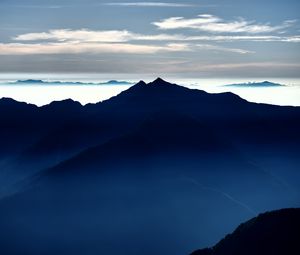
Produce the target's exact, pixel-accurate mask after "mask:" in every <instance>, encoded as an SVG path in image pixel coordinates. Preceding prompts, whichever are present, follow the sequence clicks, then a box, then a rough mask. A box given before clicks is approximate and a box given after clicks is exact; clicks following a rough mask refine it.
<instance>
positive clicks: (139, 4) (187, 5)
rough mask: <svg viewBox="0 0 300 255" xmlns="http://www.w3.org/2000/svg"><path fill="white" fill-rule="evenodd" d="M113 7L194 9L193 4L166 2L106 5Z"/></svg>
mask: <svg viewBox="0 0 300 255" xmlns="http://www.w3.org/2000/svg"><path fill="white" fill-rule="evenodd" d="M105 5H111V6H135V7H193V6H195V5H193V4H183V3H165V2H127V3H120V2H118V3H117V2H116V3H105Z"/></svg>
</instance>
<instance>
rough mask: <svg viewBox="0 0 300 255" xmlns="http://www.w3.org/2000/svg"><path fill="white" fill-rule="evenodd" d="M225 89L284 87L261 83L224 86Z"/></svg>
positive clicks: (267, 82)
mask: <svg viewBox="0 0 300 255" xmlns="http://www.w3.org/2000/svg"><path fill="white" fill-rule="evenodd" d="M224 86H225V87H240V88H268V87H284V86H285V85H282V84H279V83H274V82H269V81H263V82H247V83H237V84H229V85H224Z"/></svg>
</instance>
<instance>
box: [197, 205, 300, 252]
mask: <svg viewBox="0 0 300 255" xmlns="http://www.w3.org/2000/svg"><path fill="white" fill-rule="evenodd" d="M299 242H300V209H299V208H298V209H283V210H279V211H273V212H268V213H264V214H261V215H259V216H258V217H256V218H253V219H251V220H249V221H247V222H245V223H243V224H241V225H240V226H239V227H238V228H237V229H236V230H235V231H234V232H233V233H232V234H230V235H227V236H226V237H225V238H224V239H223V240H221V241H220V242H219V243H217V244H216V245H215V246H214V247H212V248H208V249H203V250H198V251H195V252H193V253H192V254H191V255H238V254H243V255H253V254H256V255H282V254H289V255H296V254H299V253H300V247H299Z"/></svg>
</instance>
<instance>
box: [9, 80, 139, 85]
mask: <svg viewBox="0 0 300 255" xmlns="http://www.w3.org/2000/svg"><path fill="white" fill-rule="evenodd" d="M10 84H15V85H33V84H46V85H132V84H134V83H132V82H128V81H117V80H110V81H107V82H100V83H92V82H69V81H44V80H33V79H28V80H17V81H15V82H11V83H10Z"/></svg>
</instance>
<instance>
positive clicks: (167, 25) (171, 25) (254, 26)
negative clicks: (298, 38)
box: [152, 14, 295, 34]
mask: <svg viewBox="0 0 300 255" xmlns="http://www.w3.org/2000/svg"><path fill="white" fill-rule="evenodd" d="M294 22H295V21H294V20H287V21H284V22H283V23H282V24H281V25H278V26H271V25H269V24H258V23H256V22H254V21H247V20H244V19H242V18H240V19H238V20H235V21H224V20H223V19H221V18H219V17H217V16H214V15H211V14H200V15H198V16H197V17H196V18H193V19H185V18H184V17H171V18H167V19H164V20H161V21H158V22H153V23H152V24H153V25H155V26H157V27H158V28H159V29H164V30H169V29H186V28H189V29H196V30H200V31H205V32H211V33H249V34H259V33H270V32H275V31H280V30H283V29H285V28H288V27H290V26H291V25H292V24H293V23H294Z"/></svg>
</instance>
